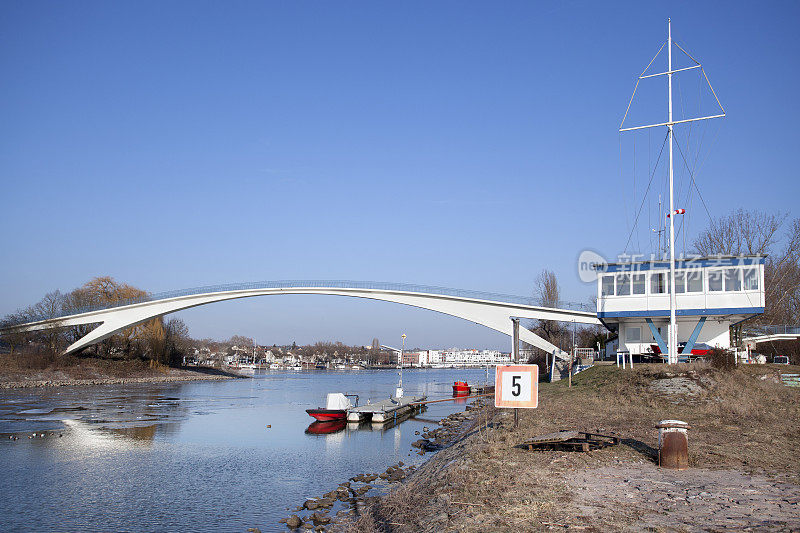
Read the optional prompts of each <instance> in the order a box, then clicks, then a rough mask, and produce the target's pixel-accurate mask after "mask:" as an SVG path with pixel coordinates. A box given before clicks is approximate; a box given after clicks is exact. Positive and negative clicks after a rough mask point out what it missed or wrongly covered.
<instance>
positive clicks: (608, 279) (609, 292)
mask: <svg viewBox="0 0 800 533" xmlns="http://www.w3.org/2000/svg"><path fill="white" fill-rule="evenodd" d="M601 291H602V293H601V294H602V295H603V296H614V276H603V283H602V285H601Z"/></svg>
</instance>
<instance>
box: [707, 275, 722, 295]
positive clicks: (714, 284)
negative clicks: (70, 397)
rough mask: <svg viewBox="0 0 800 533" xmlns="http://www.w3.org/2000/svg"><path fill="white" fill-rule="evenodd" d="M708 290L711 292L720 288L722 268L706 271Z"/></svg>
mask: <svg viewBox="0 0 800 533" xmlns="http://www.w3.org/2000/svg"><path fill="white" fill-rule="evenodd" d="M708 290H709V291H712V292H719V291H721V290H722V270H709V271H708Z"/></svg>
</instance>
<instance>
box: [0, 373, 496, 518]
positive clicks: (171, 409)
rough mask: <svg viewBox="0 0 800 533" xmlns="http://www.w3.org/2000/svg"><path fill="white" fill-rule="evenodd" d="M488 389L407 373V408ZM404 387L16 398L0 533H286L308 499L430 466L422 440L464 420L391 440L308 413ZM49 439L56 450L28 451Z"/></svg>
mask: <svg viewBox="0 0 800 533" xmlns="http://www.w3.org/2000/svg"><path fill="white" fill-rule="evenodd" d="M485 378H486V372H485V371H484V370H477V369H471V370H450V369H447V370H445V369H442V370H406V371H404V372H403V387H404V389H405V394H406V395H407V396H409V395H415V396H416V395H425V396H427V397H428V399H435V398H445V397H449V396H451V386H452V382H453V381H455V380H463V379H466V380H468V381H469V382H470V383H474V384H479V383H483V382H484V381H485ZM489 378H490V379H491V381H492V382H493V381H494V370H493V369H490V375H489ZM396 384H397V372H396V371H390V370H383V371H369V370H361V371H353V372H348V373H345V372H342V373H339V372H332V371H303V372H294V373H289V372H271V373H267V374H265V375H263V376H256V377H255V378H254V379H243V380H232V381H223V382H194V383H183V384H136V385H127V386H121V385H108V386H97V387H74V388H60V389H41V390H22V391H4V392H2V393H0V437H2V439H1V440H0V494H2V495H3V497H2V498H0V524H2V529H3V531H20V530H25V531H34V530H36V531H41V530H58V531H175V530H190V531H197V530H205V531H242V532H243V531H246V530H247V528H249V527H259V528H261V530H262V531H273V530H280V529H281V528H283V529H285V527H284V526H283V525H281V524H279V523H278V520H279V519H281V518H284V517H286V516H287V515H288V514H289V512H288V511H287V507H292V508H294V507H295V506H297V505H299V504H301V503H302V502H303V501H304V499H305V498H307V497H311V496H321V495H322V493H323V492H327V491H329V490H331V489H333V488H335V487H336V486H337V485H338V484H339V483H341V482H342V481H346V480H347V479H348V478H350V477H352V476H354V475H356V474H360V473H370V472H380V471H383V470H384V469H386V467H387V466H389V465H390V464H393V463H396V462H397V461H404V462H405V463H406V464H414V463H418V462H420V461H422V460H423V459H422V458H421V457H420V456H418V455H416V453H414V452H413V451H411V446H410V443H411V442H413V441H414V440H416V439H418V438H419V436H417V435H415V434H414V432H415V431H421V429H422V427H423V426H426V425H427V426H429V427H430V426H432V425H433V424H431V423H430V422H429V421H428V422H426V421H425V420H438V419H440V418H442V417H443V416H446V415H448V414H450V413H452V412H454V411H456V410H459V411H460V410H463V408H464V405H463V403H462V404H455V402H442V403H438V404H433V405H431V406H430V408H429V409H428V410H427V411H425V412H423V413H422V414H420V415H419V418H420V419H413V418H412V419H410V420H407V421H405V422H403V423H401V424H399V425H397V426H395V427H392V428H389V429H385V430H380V429H377V427H372V426H371V425H370V424H362V425H361V426H359V427H358V429H352V428H345V429H343V430H341V431H339V432H337V433H332V434H327V435H312V434H306V433H305V429H306V428H307V427H308V425H309V423H310V422H311V421H312V419H311V418H310V417H309V416H308V415H307V414H306V413H305V409H308V408H310V407H319V406H322V405H324V401H325V394H326V393H327V392H347V393H355V394H359V395H360V397H361V403H366V400H367V399H368V398H370V399H372V400H373V401H375V400H380V399H383V398H386V397H387V396H389V394H390V393H393V391H394V387H395V386H396ZM267 425H270V426H271V427H270V428H267ZM42 431H44V432H47V436H46V437H44V438H33V439H28V435H30V434H31V433H33V432H42ZM51 432H54V433H55V435H52V436H51V435H50V433H51ZM10 434H13V435H16V436H18V437H20V438H19V440H11V439H9V438H8V437H9V435H10ZM59 434H60V435H62V436H61V437H59V436H58V435H59Z"/></svg>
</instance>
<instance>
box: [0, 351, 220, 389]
mask: <svg viewBox="0 0 800 533" xmlns="http://www.w3.org/2000/svg"><path fill="white" fill-rule="evenodd" d="M26 358H28V356H27V355H14V356H11V355H9V354H7V353H6V354H0V389H8V388H27V387H62V386H71V385H100V384H111V383H152V382H172V381H191V380H198V379H200V380H218V379H230V378H233V377H236V376H234V375H233V374H230V373H228V372H224V371H222V370H219V369H215V368H205V367H186V368H170V367H167V366H163V365H154V364H152V363H151V362H150V361H145V360H142V359H131V360H126V359H104V358H97V357H80V356H54V357H42V356H35V355H34V356H32V357H30V358H29V359H26Z"/></svg>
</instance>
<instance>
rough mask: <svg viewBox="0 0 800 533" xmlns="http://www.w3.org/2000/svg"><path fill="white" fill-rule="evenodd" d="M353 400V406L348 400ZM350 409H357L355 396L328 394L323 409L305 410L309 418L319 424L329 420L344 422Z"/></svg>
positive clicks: (356, 396) (339, 393)
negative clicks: (317, 421)
mask: <svg viewBox="0 0 800 533" xmlns="http://www.w3.org/2000/svg"><path fill="white" fill-rule="evenodd" d="M351 397H352V398H355V404H353V403H351V402H350V399H349V398H351ZM352 407H358V395H357V394H342V393H341V392H330V393H328V396H327V398H326V399H325V407H318V408H316V409H306V413H308V415H309V416H311V417H313V418H315V419H317V420H319V421H320V422H328V421H331V420H344V419H346V418H347V411H348V410H349V409H350V408H352Z"/></svg>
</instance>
